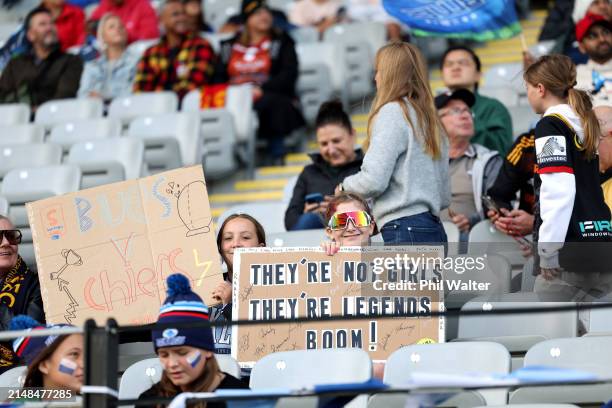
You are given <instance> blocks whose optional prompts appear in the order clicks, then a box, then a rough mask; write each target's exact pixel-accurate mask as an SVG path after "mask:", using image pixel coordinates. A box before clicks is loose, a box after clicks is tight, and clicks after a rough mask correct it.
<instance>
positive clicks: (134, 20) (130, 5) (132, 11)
mask: <svg viewBox="0 0 612 408" xmlns="http://www.w3.org/2000/svg"><path fill="white" fill-rule="evenodd" d="M107 13H113V14H115V15H117V16H119V18H121V21H123V25H124V26H125V28H126V29H127V33H128V44H130V43H133V42H134V41H139V40H150V39H153V38H158V37H159V28H158V21H157V15H156V14H155V10H154V9H153V7H152V6H151V2H150V1H149V0H102V1H101V2H100V5H99V6H98V7H97V8H96V9H95V10H94V12H93V13H92V15H91V17H90V24H89V25H90V27H91V26H95V25H96V24H97V22H98V21H100V19H101V18H102V17H103V16H104V15H105V14H107ZM91 31H92V32H95V31H96V30H95V29H92V30H91Z"/></svg>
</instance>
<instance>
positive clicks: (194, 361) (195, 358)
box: [187, 351, 202, 368]
mask: <svg viewBox="0 0 612 408" xmlns="http://www.w3.org/2000/svg"><path fill="white" fill-rule="evenodd" d="M201 359H202V353H200V352H199V351H194V352H193V353H191V354H189V355H188V356H187V362H188V363H189V365H190V366H191V368H195V366H197V365H198V363H199V362H200V360H201Z"/></svg>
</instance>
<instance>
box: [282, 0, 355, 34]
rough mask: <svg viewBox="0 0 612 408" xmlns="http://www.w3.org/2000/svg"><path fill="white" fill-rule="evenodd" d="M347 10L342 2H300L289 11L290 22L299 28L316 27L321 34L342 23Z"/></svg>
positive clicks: (329, 0) (317, 0) (331, 0)
mask: <svg viewBox="0 0 612 408" xmlns="http://www.w3.org/2000/svg"><path fill="white" fill-rule="evenodd" d="M345 14H346V8H344V7H342V1H340V0H300V1H297V2H295V3H294V4H293V6H292V7H291V10H289V21H290V22H291V24H294V25H296V26H298V27H316V29H317V30H319V33H321V34H323V33H324V32H325V30H327V29H328V28H329V27H331V26H333V25H334V24H337V23H340V22H342V20H343V19H344V17H345V16H344V15H345Z"/></svg>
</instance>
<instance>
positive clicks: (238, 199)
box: [209, 190, 283, 203]
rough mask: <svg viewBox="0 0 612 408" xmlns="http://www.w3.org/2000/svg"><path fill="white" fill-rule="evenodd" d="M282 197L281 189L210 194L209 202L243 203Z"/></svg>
mask: <svg viewBox="0 0 612 408" xmlns="http://www.w3.org/2000/svg"><path fill="white" fill-rule="evenodd" d="M282 198H283V190H278V191H254V192H251V193H227V194H211V195H210V196H209V199H210V202H211V203H244V202H250V201H274V200H281V199H282Z"/></svg>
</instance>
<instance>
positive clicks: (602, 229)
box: [578, 220, 612, 237]
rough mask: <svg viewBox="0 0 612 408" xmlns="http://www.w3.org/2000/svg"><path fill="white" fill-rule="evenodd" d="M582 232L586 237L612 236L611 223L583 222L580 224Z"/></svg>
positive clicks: (603, 221)
mask: <svg viewBox="0 0 612 408" xmlns="http://www.w3.org/2000/svg"><path fill="white" fill-rule="evenodd" d="M578 224H579V225H580V232H582V235H583V236H586V237H600V236H606V235H609V234H612V225H611V224H610V221H605V220H602V221H583V222H580V223H578Z"/></svg>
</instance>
